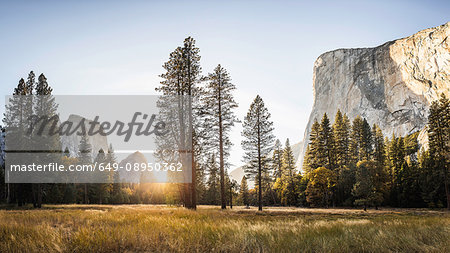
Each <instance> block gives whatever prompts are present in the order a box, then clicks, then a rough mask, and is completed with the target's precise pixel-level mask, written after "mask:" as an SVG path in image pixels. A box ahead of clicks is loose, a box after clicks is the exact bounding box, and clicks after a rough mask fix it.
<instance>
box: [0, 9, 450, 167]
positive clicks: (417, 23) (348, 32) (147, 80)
mask: <svg viewBox="0 0 450 253" xmlns="http://www.w3.org/2000/svg"><path fill="white" fill-rule="evenodd" d="M9 2H10V3H8V2H0V88H1V89H0V92H1V93H0V95H1V96H2V97H4V96H5V95H8V94H11V92H12V91H13V88H14V87H15V86H16V85H17V83H18V80H19V79H20V78H21V77H24V78H25V77H26V76H27V74H28V72H29V71H30V70H34V71H35V72H36V73H37V74H40V73H42V72H44V73H45V74H46V76H47V78H48V79H49V83H50V84H51V86H52V87H53V89H54V93H55V94H156V93H155V92H154V88H155V87H156V86H157V85H158V83H159V78H158V75H159V74H161V73H162V72H163V69H162V67H161V65H162V64H163V63H164V62H165V61H166V60H167V59H168V55H169V53H170V52H171V51H172V50H173V49H175V48H176V47H177V46H179V45H181V44H182V41H183V39H184V38H185V37H187V36H193V37H194V38H195V39H196V40H197V46H198V47H200V50H201V56H202V60H201V64H202V67H203V73H204V74H206V73H208V72H211V71H212V69H213V68H214V67H215V66H216V65H217V64H218V63H220V64H222V66H224V67H225V68H227V69H228V71H229V72H230V74H231V76H232V78H233V82H234V83H235V85H236V86H237V88H238V91H237V92H236V98H237V101H238V102H239V105H240V108H239V110H238V116H239V117H240V118H242V117H243V116H244V114H245V112H246V111H247V109H248V107H249V105H250V103H251V101H252V99H253V98H254V97H255V96H256V95H257V94H259V95H260V96H261V97H262V98H263V99H264V100H265V102H266V104H267V107H268V108H269V110H270V112H271V113H272V119H273V120H274V125H275V129H276V131H275V134H276V136H277V137H278V138H280V139H282V142H284V140H285V139H286V138H290V139H291V143H296V142H299V141H301V139H302V138H303V133H304V130H305V126H306V123H307V119H308V116H309V112H310V110H311V107H312V102H313V97H312V68H313V64H314V61H315V59H316V58H317V57H318V56H319V55H320V54H322V53H324V52H326V51H330V50H334V49H337V48H352V47H373V46H377V45H380V44H382V43H384V42H386V41H389V40H393V39H397V38H401V37H405V36H409V35H412V34H413V33H415V32H417V31H419V30H422V29H425V28H429V27H433V26H438V25H441V24H444V23H445V22H448V21H450V4H449V2H448V1H372V2H369V1H342V2H339V1H304V2H302V1H190V2H187V1H126V2H125V1H73V2H68V1H9ZM312 2H314V3H312ZM3 100H4V99H2V101H1V103H2V106H1V109H0V112H1V113H2V114H3V111H4V108H3V104H4V101H3ZM93 106H107V105H93ZM240 131H241V126H237V127H236V128H235V131H234V133H233V140H234V142H235V146H234V148H233V150H232V157H231V162H232V163H234V164H235V165H241V150H240V134H239V133H240Z"/></svg>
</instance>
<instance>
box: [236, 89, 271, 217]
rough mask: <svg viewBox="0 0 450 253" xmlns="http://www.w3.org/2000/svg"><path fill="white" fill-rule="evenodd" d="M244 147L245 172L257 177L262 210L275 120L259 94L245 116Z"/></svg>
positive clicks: (254, 177)
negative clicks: (271, 118)
mask: <svg viewBox="0 0 450 253" xmlns="http://www.w3.org/2000/svg"><path fill="white" fill-rule="evenodd" d="M243 127H244V129H243V131H242V136H243V137H244V140H243V141H242V148H243V149H244V151H245V154H244V162H245V163H246V166H245V172H246V174H247V175H248V176H250V177H251V178H252V179H254V180H255V179H256V181H257V187H258V210H259V211H262V174H263V170H267V169H268V167H267V165H268V164H266V161H267V160H266V158H267V156H268V155H269V153H270V152H271V151H272V148H273V141H274V138H275V137H274V135H273V130H274V128H273V122H272V121H271V120H270V113H269V111H268V110H267V108H266V107H265V105H264V102H263V100H262V99H261V97H260V96H259V95H258V96H256V98H255V100H254V101H253V102H252V104H251V105H250V109H249V111H248V113H247V116H245V118H244V124H243Z"/></svg>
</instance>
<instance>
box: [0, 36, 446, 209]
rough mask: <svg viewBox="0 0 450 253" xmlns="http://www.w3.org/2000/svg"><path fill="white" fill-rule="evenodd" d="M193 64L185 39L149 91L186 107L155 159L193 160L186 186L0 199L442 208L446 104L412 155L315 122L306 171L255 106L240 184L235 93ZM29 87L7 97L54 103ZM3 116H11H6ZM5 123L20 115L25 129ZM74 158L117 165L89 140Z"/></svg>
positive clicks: (355, 131)
mask: <svg viewBox="0 0 450 253" xmlns="http://www.w3.org/2000/svg"><path fill="white" fill-rule="evenodd" d="M200 59H201V57H200V50H199V48H197V47H196V45H195V40H194V39H193V38H191V37H189V38H186V39H185V40H184V42H183V45H182V46H180V47H177V48H176V49H175V50H174V51H173V52H172V53H170V56H169V60H168V61H167V62H166V63H164V64H163V68H164V70H165V72H164V73H163V74H162V75H161V76H160V77H161V78H162V81H161V84H160V86H159V87H158V88H156V90H157V91H159V92H160V93H161V94H162V95H163V96H168V97H177V96H187V97H188V98H187V99H186V100H179V102H180V101H181V102H180V103H178V104H177V106H178V107H177V108H176V109H177V110H176V111H177V112H179V113H178V115H177V117H175V118H176V120H178V125H177V128H176V131H177V132H178V133H179V139H178V140H177V141H176V142H174V141H173V140H170V139H169V140H167V139H166V140H158V146H159V149H158V151H157V152H156V155H157V156H158V157H159V158H160V159H161V160H164V159H165V158H167V157H172V156H173V155H176V154H175V153H176V152H175V151H177V150H187V151H189V152H190V153H189V156H190V159H187V157H188V156H186V155H185V154H181V155H180V154H178V157H177V159H180V160H181V161H182V162H183V163H185V164H184V165H187V163H189V165H190V166H189V167H191V168H192V182H190V183H178V184H148V183H140V184H124V183H119V182H120V179H119V175H118V173H105V174H104V175H101V176H104V177H105V180H104V182H106V183H103V184H3V185H2V187H1V190H0V191H2V192H1V193H2V196H4V197H5V199H6V201H8V202H10V203H13V202H14V203H17V204H19V205H22V204H24V203H27V202H32V203H33V204H34V205H35V206H37V207H39V206H40V205H41V203H42V202H44V203H99V204H104V203H118V204H119V203H168V204H177V205H178V204H181V205H184V206H185V207H187V208H192V209H195V208H196V205H197V204H215V205H221V207H222V208H226V206H227V205H229V206H230V207H231V206H232V205H233V204H243V205H257V206H258V208H259V210H262V207H263V206H264V205H282V206H311V207H316V206H321V207H328V206H363V207H364V208H367V207H368V206H374V207H378V206H396V207H443V206H445V205H446V204H447V206H448V203H449V202H450V199H449V198H450V197H449V186H448V181H449V176H448V174H449V160H450V158H449V153H450V151H449V150H450V148H449V145H450V144H449V143H450V141H449V139H450V137H449V133H450V129H449V122H450V116H449V115H450V109H449V102H448V99H447V98H446V97H445V96H443V95H442V96H441V98H440V99H439V100H438V101H435V102H433V104H432V105H431V107H430V114H429V124H428V126H427V129H428V136H429V148H428V149H420V150H419V145H418V141H417V137H418V134H419V133H412V134H410V135H407V136H395V135H393V136H392V137H391V138H386V137H385V136H384V134H383V133H382V131H381V129H380V128H379V127H378V126H377V125H376V124H374V125H373V126H370V125H369V123H368V122H367V120H366V119H364V118H361V117H356V118H355V119H353V121H350V119H349V118H348V117H347V115H345V114H342V113H341V112H340V110H338V111H337V113H336V116H335V118H334V122H333V123H331V122H330V120H329V118H328V115H326V114H324V115H323V117H322V119H321V121H320V122H319V121H317V120H315V122H314V123H313V125H312V127H311V132H310V136H309V143H308V145H307V149H306V151H305V156H304V162H303V168H296V166H295V157H294V155H293V151H292V148H291V146H290V143H289V140H286V142H285V145H284V147H283V146H282V145H281V142H280V141H279V140H275V136H274V135H273V130H274V128H273V122H272V121H271V115H270V113H269V111H268V108H267V107H266V106H265V104H264V101H263V99H262V98H261V97H260V96H256V98H255V99H254V100H253V102H252V103H251V105H250V108H249V110H248V113H247V115H246V116H245V117H244V119H243V122H242V123H243V131H242V136H243V137H244V139H243V141H242V143H241V145H242V148H243V150H244V152H245V153H244V157H243V161H244V162H245V166H244V171H245V177H244V178H242V181H241V182H240V184H238V183H237V182H236V181H234V180H231V179H230V177H229V176H228V173H227V171H228V170H229V169H230V168H231V164H230V163H229V162H228V157H229V151H230V148H231V146H232V145H233V143H232V140H231V139H230V137H229V133H230V130H231V129H232V127H233V126H234V124H235V123H236V122H239V121H238V119H237V118H236V116H235V114H234V110H235V108H236V107H237V106H238V105H237V103H236V102H235V101H234V97H233V92H234V90H235V89H236V87H235V86H234V85H233V84H232V82H231V76H230V74H229V73H228V71H227V70H226V69H225V68H223V67H222V66H221V65H220V64H219V65H217V67H216V68H215V69H214V70H213V72H212V73H209V74H207V75H206V76H203V75H202V74H201V73H202V68H201V65H200ZM34 78H35V77H34V73H33V72H31V73H30V75H29V77H28V80H27V81H26V82H25V80H23V79H21V80H20V81H19V85H18V86H17V88H16V89H15V90H14V93H13V94H15V95H30V94H46V95H51V93H52V89H51V87H50V86H49V85H48V83H47V79H46V78H45V76H44V75H43V74H42V75H41V76H40V77H39V79H38V82H35V80H34ZM162 102H164V101H162ZM39 103H40V102H39V101H34V102H31V103H30V101H26V100H25V101H22V100H18V101H14V103H12V104H13V105H14V106H12V107H11V108H7V111H6V113H5V119H4V123H5V125H7V126H11V125H20V124H25V125H26V122H25V123H24V122H22V120H23V119H25V118H26V116H27V115H30V114H33V113H35V112H36V111H38V109H39V107H38V106H37V105H38V104H39ZM41 103H47V104H50V105H51V103H54V101H53V100H51V96H50V97H48V98H47V101H41ZM56 106H57V105H53V106H48V108H53V109H51V110H54V111H53V112H50V115H51V113H55V112H56V109H55V108H56ZM9 110H11V111H13V110H16V111H15V112H14V114H8V111H9ZM17 110H20V111H19V112H18V111H17ZM47 113H48V112H47ZM160 114H161V115H162V116H161V117H167V120H169V118H174V117H173V114H172V112H171V111H161V112H160ZM11 115H21V117H23V119H19V118H17V117H11ZM172 120H173V119H172ZM14 129H16V130H15V131H16V132H15V133H8V135H11V136H12V135H14V134H24V129H25V128H23V129H22V128H20V127H18V128H14ZM52 141H54V142H57V141H59V140H52ZM18 145H20V144H18ZM79 150H80V152H79V154H77V156H76V157H70V156H69V154H68V152H67V150H66V152H64V153H63V154H62V155H61V160H62V162H65V163H79V164H86V163H92V162H94V161H97V162H98V161H115V159H116V158H115V156H114V151H113V149H112V147H110V148H109V150H108V151H106V152H105V151H103V150H100V151H98V152H92V150H91V147H90V145H89V143H88V140H87V137H83V138H82V139H81V142H80V146H79ZM171 150H172V151H171ZM92 154H95V157H93V156H94V155H92ZM300 169H301V171H302V173H300V172H299V170H300ZM2 176H5V171H4V169H2ZM248 180H251V181H253V182H254V188H253V189H249V185H248V184H249V183H248Z"/></svg>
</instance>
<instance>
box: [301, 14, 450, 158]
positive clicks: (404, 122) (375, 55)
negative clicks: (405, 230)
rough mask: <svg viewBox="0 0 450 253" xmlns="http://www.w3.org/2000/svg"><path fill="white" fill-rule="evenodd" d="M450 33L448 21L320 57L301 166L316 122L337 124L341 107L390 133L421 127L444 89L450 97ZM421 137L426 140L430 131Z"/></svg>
mask: <svg viewBox="0 0 450 253" xmlns="http://www.w3.org/2000/svg"><path fill="white" fill-rule="evenodd" d="M449 34H450V22H448V23H446V24H444V25H441V26H438V27H434V28H429V29H425V30H423V31H420V32H418V33H416V34H414V35H412V36H409V37H406V38H403V39H398V40H394V41H390V42H387V43H385V44H383V45H381V46H378V47H375V48H357V49H338V50H334V51H331V52H327V53H324V54H322V55H320V56H319V57H318V58H317V60H316V62H315V63H314V74H313V89H314V104H313V109H312V112H311V114H310V117H309V122H308V125H307V128H306V131H305V135H304V140H303V143H304V144H303V149H302V155H301V158H300V159H299V162H298V165H299V166H300V165H301V164H302V162H303V154H304V151H305V150H306V145H307V144H308V139H309V133H310V129H311V125H312V124H313V122H314V120H315V119H317V120H319V121H320V119H321V117H322V115H323V114H324V113H327V114H328V116H329V117H330V120H331V121H332V122H333V120H334V115H335V114H336V111H337V109H340V110H341V111H342V112H343V113H346V114H347V115H348V116H349V118H350V119H353V118H355V117H356V116H358V115H360V116H361V117H364V118H366V119H367V120H368V121H369V123H370V124H371V125H372V124H374V123H376V124H377V125H379V126H380V128H381V129H382V130H383V133H384V134H385V135H386V136H391V135H392V134H396V135H397V136H403V135H406V134H409V133H412V132H415V131H421V130H423V129H424V127H425V125H426V123H427V115H428V109H429V106H430V104H431V102H432V101H433V100H435V99H436V98H437V97H438V96H439V94H441V93H444V94H446V95H447V96H450V48H449V44H450V42H449V40H450V39H449ZM423 132H424V131H423ZM419 138H420V142H422V143H423V144H425V142H426V135H425V134H423V133H421V135H420V137H419Z"/></svg>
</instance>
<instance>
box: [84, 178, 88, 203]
mask: <svg viewBox="0 0 450 253" xmlns="http://www.w3.org/2000/svg"><path fill="white" fill-rule="evenodd" d="M83 202H84V204H89V203H88V188H87V184H86V183H85V184H84V201H83Z"/></svg>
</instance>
